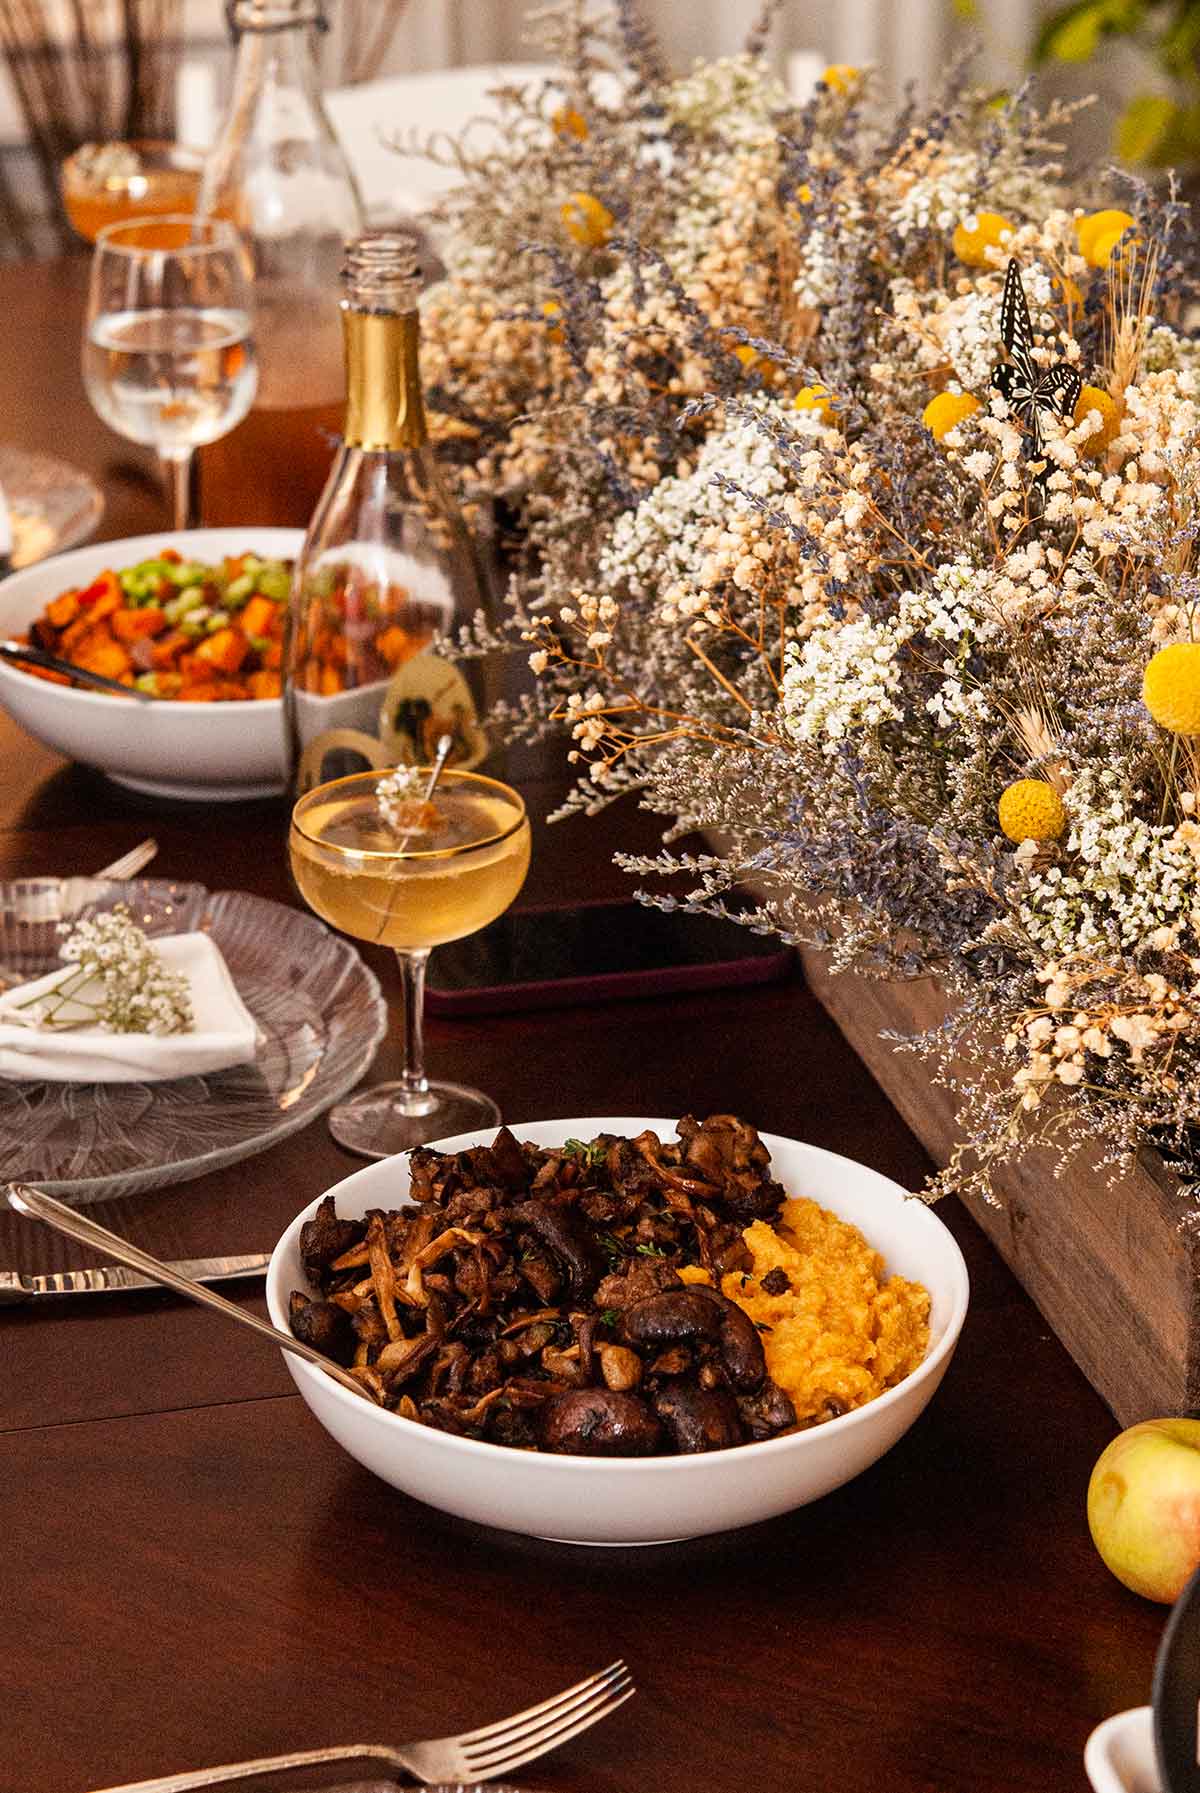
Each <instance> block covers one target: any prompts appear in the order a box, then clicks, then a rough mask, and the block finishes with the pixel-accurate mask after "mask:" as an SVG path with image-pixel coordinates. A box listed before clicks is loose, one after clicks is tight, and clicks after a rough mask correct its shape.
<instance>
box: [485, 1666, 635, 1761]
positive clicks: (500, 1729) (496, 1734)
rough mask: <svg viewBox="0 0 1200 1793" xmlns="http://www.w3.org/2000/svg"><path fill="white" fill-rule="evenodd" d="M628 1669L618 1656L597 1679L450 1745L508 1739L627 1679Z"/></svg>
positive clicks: (591, 1677)
mask: <svg viewBox="0 0 1200 1793" xmlns="http://www.w3.org/2000/svg"><path fill="white" fill-rule="evenodd" d="M628 1673H629V1669H628V1667H627V1666H626V1664H625V1661H624V1658H623V1657H620V1656H618V1658H617V1660H616V1661H615V1662H610V1663H609V1665H608V1667H607V1668H602V1669H598V1670H597V1671H596V1673H595V1674H594V1675H587V1676H586V1677H585V1678H584V1679H583V1680H582V1681H576V1683H575V1685H574V1686H573V1687H564V1688H563V1690H562V1692H561V1693H552V1694H551V1695H550V1698H549V1699H548V1700H539V1701H538V1703H537V1705H536V1706H527V1707H526V1708H525V1710H524V1711H523V1712H513V1713H511V1714H510V1715H509V1717H508V1718H501V1719H498V1720H497V1722H496V1723H495V1724H490V1725H481V1726H480V1728H479V1730H477V1731H465V1732H464V1733H463V1735H462V1736H461V1737H455V1738H453V1739H451V1740H450V1741H453V1742H454V1743H458V1744H461V1745H462V1747H463V1748H464V1749H465V1748H466V1747H467V1745H468V1744H471V1743H484V1742H486V1741H487V1740H488V1739H489V1738H496V1739H497V1740H500V1739H501V1738H506V1737H508V1736H509V1735H510V1734H511V1732H512V1731H513V1729H514V1728H515V1727H518V1726H523V1725H526V1724H527V1723H528V1722H529V1721H530V1720H531V1719H535V1718H540V1717H541V1716H542V1714H543V1713H550V1712H552V1711H554V1710H555V1709H556V1708H559V1707H561V1706H562V1705H563V1704H564V1703H565V1702H566V1701H568V1700H570V1701H574V1700H575V1699H576V1697H577V1696H579V1695H582V1694H588V1693H591V1692H593V1691H594V1690H595V1689H597V1688H599V1687H600V1686H601V1685H603V1684H606V1683H608V1682H610V1681H612V1680H615V1679H616V1678H617V1677H618V1676H620V1675H627V1674H628Z"/></svg>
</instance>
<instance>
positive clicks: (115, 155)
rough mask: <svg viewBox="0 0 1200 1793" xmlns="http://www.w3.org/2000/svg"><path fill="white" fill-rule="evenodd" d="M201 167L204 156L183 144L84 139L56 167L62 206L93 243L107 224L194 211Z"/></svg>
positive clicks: (83, 235) (142, 139) (142, 140)
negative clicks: (154, 215) (58, 167)
mask: <svg viewBox="0 0 1200 1793" xmlns="http://www.w3.org/2000/svg"><path fill="white" fill-rule="evenodd" d="M203 171H204V157H203V156H202V155H201V154H200V152H199V151H198V150H194V149H188V148H187V147H186V146H185V145H184V144H182V143H168V142H165V141H162V140H159V139H157V138H156V139H147V138H137V139H135V140H134V141H133V142H131V143H85V144H84V145H83V147H82V148H81V149H77V150H76V151H75V154H74V155H73V156H68V157H67V160H66V161H65V162H64V163H63V165H62V167H61V169H60V170H59V182H60V185H61V188H62V198H63V209H64V210H65V212H66V214H67V217H68V218H69V219H70V221H71V224H72V226H73V227H74V229H75V230H77V231H78V233H79V235H80V236H81V237H84V238H86V240H87V241H88V242H89V243H94V242H95V241H96V237H97V235H98V233H99V232H100V231H101V230H103V229H104V226H105V225H106V224H123V223H124V222H125V220H126V219H128V218H141V217H145V216H146V215H148V214H161V213H163V212H194V211H195V209H196V200H197V198H198V197H199V194H200V177H201V175H202V173H203Z"/></svg>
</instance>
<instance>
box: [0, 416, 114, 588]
mask: <svg viewBox="0 0 1200 1793" xmlns="http://www.w3.org/2000/svg"><path fill="white" fill-rule="evenodd" d="M0 488H2V489H3V492H4V496H5V497H6V499H7V500H8V509H9V514H10V516H11V519H12V532H13V547H12V563H13V566H14V567H27V566H31V565H32V564H33V562H34V561H35V560H45V558H46V556H47V555H48V554H61V553H62V552H63V551H64V549H66V548H74V547H75V546H76V545H77V544H78V543H79V542H86V541H87V539H88V537H89V536H90V535H92V534H94V533H95V530H96V526H97V524H98V523H99V521H100V519H101V517H102V516H103V515H104V498H103V495H102V494H101V491H100V488H99V486H96V485H94V484H93V483H92V481H91V480H90V479H89V478H88V476H87V474H86V473H81V472H80V471H79V469H78V467H69V466H68V465H67V463H66V462H65V461H56V460H54V459H53V458H52V457H51V456H50V455H48V454H31V453H30V452H29V451H28V450H26V449H24V448H12V447H10V446H8V445H6V444H0Z"/></svg>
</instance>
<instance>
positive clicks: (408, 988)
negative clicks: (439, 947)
mask: <svg viewBox="0 0 1200 1793" xmlns="http://www.w3.org/2000/svg"><path fill="white" fill-rule="evenodd" d="M396 957H397V959H398V960H399V961H400V978H401V982H402V984H403V987H404V1068H403V1070H402V1071H401V1072H400V1097H399V1106H400V1107H401V1109H404V1108H406V1107H409V1105H410V1104H411V1109H410V1112H412V1113H414V1114H419V1113H421V1112H422V1111H423V1110H424V1108H425V1107H427V1106H428V1103H429V1079H428V1078H427V1077H426V1075H425V967H426V966H427V965H428V963H429V949H428V948H426V949H425V951H424V952H401V951H400V950H399V949H397V952H396Z"/></svg>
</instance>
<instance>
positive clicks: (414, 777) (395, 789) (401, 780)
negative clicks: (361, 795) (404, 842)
mask: <svg viewBox="0 0 1200 1793" xmlns="http://www.w3.org/2000/svg"><path fill="white" fill-rule="evenodd" d="M427 776H428V774H425V775H422V774H421V773H420V772H419V771H418V770H417V768H416V767H415V766H396V767H394V768H393V770H392V771H390V772H389V773H388V774H387V776H386V777H385V778H381V779H380V780H379V783H378V784H377V785H376V786H375V803H376V806H377V808H378V810H379V813H380V815H381V816H382V817H383V819H384V821H385V822H386V823H387V825H388V827H389V828H393V829H395V831H396V832H397V834H399V833H401V832H402V831H411V830H412V827H413V821H412V816H413V804H414V803H417V802H419V801H420V798H421V794H422V791H423V789H424V786H425V782H426V778H427Z"/></svg>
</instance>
